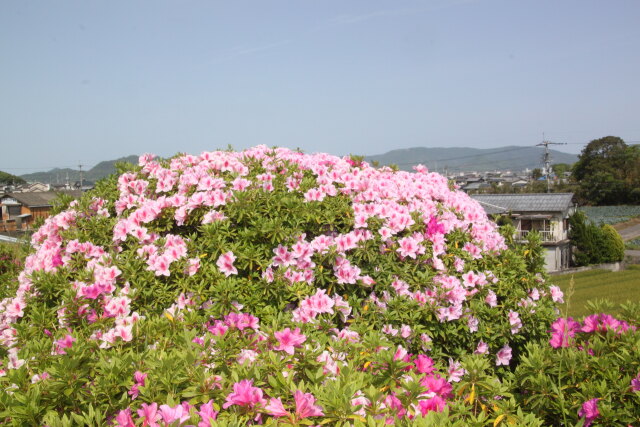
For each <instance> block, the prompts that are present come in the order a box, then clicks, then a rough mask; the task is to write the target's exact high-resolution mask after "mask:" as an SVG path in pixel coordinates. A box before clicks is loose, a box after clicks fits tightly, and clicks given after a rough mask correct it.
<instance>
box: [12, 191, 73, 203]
mask: <svg viewBox="0 0 640 427" xmlns="http://www.w3.org/2000/svg"><path fill="white" fill-rule="evenodd" d="M60 193H62V192H58V191H39V192H27V193H9V194H5V195H4V196H2V197H5V196H9V197H11V198H14V199H16V200H17V201H18V202H20V203H21V204H23V205H25V206H29V207H36V206H51V202H52V201H53V199H55V198H56V197H58V195H59V194H60ZM63 193H65V194H69V195H70V196H72V197H74V198H76V199H79V198H80V196H82V192H81V191H77V190H72V191H64V192H63Z"/></svg>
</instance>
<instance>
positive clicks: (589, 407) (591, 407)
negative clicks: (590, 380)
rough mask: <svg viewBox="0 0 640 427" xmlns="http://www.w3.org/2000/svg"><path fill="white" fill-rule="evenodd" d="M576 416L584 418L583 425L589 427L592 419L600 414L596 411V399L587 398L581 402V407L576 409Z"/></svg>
mask: <svg viewBox="0 0 640 427" xmlns="http://www.w3.org/2000/svg"><path fill="white" fill-rule="evenodd" d="M578 416H579V417H580V418H584V419H585V422H584V426H585V427H589V426H590V425H591V423H592V422H593V420H595V419H596V418H598V417H599V416H600V411H598V399H597V398H596V399H591V400H587V401H586V402H584V403H583V404H582V408H580V410H579V411H578Z"/></svg>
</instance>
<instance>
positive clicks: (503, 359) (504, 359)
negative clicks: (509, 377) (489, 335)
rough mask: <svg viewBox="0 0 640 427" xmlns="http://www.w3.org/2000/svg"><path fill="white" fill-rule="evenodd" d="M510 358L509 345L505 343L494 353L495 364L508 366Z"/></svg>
mask: <svg viewBox="0 0 640 427" xmlns="http://www.w3.org/2000/svg"><path fill="white" fill-rule="evenodd" d="M510 360H511V347H509V345H508V344H505V345H504V347H502V348H501V349H500V350H499V351H498V353H497V354H496V366H500V365H504V366H509V361H510Z"/></svg>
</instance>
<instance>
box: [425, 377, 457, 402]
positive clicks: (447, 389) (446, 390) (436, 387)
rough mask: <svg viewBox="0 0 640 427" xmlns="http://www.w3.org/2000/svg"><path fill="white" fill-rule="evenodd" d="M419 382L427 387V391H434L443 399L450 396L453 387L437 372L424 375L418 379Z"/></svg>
mask: <svg viewBox="0 0 640 427" xmlns="http://www.w3.org/2000/svg"><path fill="white" fill-rule="evenodd" d="M420 384H421V385H422V386H423V387H425V388H426V389H427V392H431V393H435V394H437V395H438V396H440V397H443V398H445V399H446V398H448V397H450V396H451V390H452V389H453V387H452V386H451V384H449V383H448V382H447V380H446V379H444V378H442V377H441V376H440V375H437V374H436V375H425V376H424V377H422V379H421V380H420Z"/></svg>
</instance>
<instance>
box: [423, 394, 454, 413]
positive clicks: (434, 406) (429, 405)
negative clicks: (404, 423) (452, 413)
mask: <svg viewBox="0 0 640 427" xmlns="http://www.w3.org/2000/svg"><path fill="white" fill-rule="evenodd" d="M445 406H447V402H446V401H445V400H444V399H443V398H441V397H440V396H437V395H436V396H433V397H432V398H431V399H427V400H420V401H418V409H420V413H421V414H422V415H423V416H425V415H427V414H428V413H429V412H431V411H436V412H441V411H442V410H443V409H444V407H445Z"/></svg>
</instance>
